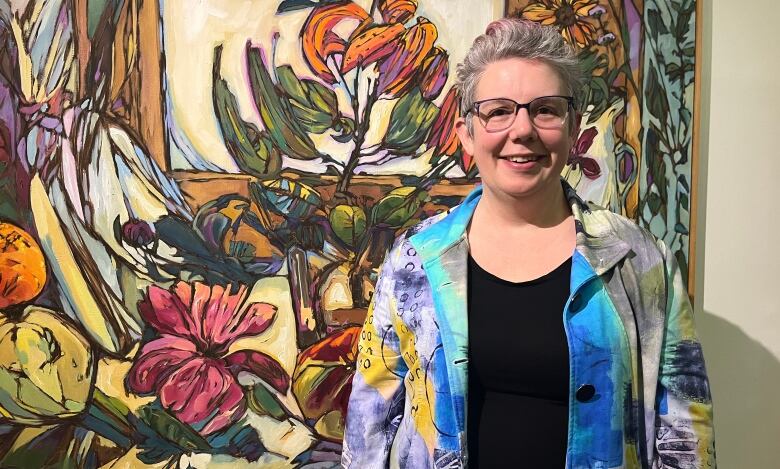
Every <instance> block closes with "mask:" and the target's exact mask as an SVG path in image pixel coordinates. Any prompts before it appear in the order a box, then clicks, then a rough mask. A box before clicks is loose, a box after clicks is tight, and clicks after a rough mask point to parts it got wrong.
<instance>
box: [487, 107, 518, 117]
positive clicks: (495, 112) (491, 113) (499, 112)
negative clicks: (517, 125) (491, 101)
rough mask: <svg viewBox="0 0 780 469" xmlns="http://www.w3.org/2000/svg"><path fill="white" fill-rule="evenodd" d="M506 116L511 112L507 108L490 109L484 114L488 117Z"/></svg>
mask: <svg viewBox="0 0 780 469" xmlns="http://www.w3.org/2000/svg"><path fill="white" fill-rule="evenodd" d="M507 114H512V110H511V109H509V108H507V107H500V108H496V109H490V110H488V111H487V112H486V115H487V116H488V117H497V116H506V115H507Z"/></svg>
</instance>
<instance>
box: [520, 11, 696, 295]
mask: <svg viewBox="0 0 780 469" xmlns="http://www.w3.org/2000/svg"><path fill="white" fill-rule="evenodd" d="M696 8H697V2H695V1H694V0H687V1H686V0H680V1H675V0H651V1H632V0H627V1H623V2H615V1H611V0H604V1H602V0H541V1H538V2H536V1H525V0H507V2H506V14H507V16H515V17H522V18H526V19H528V20H531V21H536V22H539V23H542V24H549V25H556V26H557V27H558V28H559V29H560V30H561V33H562V34H563V36H564V37H565V38H566V39H567V41H569V42H570V43H571V44H573V45H574V46H575V47H576V48H577V50H578V56H579V58H580V62H581V63H582V64H583V68H584V72H585V74H586V76H588V77H589V79H588V80H587V83H586V84H585V86H584V89H583V90H582V91H583V93H582V94H583V102H582V103H581V107H582V109H583V119H582V124H581V133H580V137H579V140H578V142H577V143H576V145H575V149H574V150H575V151H574V152H573V154H572V155H571V159H570V161H569V165H568V167H567V168H566V169H565V170H564V172H563V175H564V177H565V178H566V179H567V180H568V181H569V182H570V183H571V185H572V186H573V187H575V188H576V189H577V192H578V193H579V194H580V195H581V196H582V197H583V198H585V199H587V200H591V201H593V202H596V203H597V204H599V205H601V206H604V207H608V208H609V209H611V210H612V211H614V212H617V213H622V214H623V215H626V216H627V217H629V218H631V219H633V220H635V221H636V222H637V223H638V224H639V225H640V226H643V227H645V228H647V229H649V230H650V231H651V232H652V233H653V234H654V235H655V236H656V237H658V238H659V239H662V240H663V241H664V242H665V243H666V244H667V245H668V246H669V247H670V249H671V250H672V252H674V255H675V257H676V259H677V262H678V263H679V264H680V268H681V270H682V271H683V272H685V273H687V274H688V276H687V277H686V278H687V280H688V285H689V288H688V291H689V294H690V295H691V296H692V295H693V280H692V277H693V268H692V264H693V262H692V259H694V256H693V255H692V252H693V248H694V246H695V243H694V238H693V234H694V231H693V229H694V225H695V216H694V215H693V214H694V209H693V207H694V204H695V194H694V191H695V188H696V172H695V170H696V164H695V162H696V157H697V155H696V148H695V147H696V146H697V145H696V141H695V137H696V135H695V133H694V129H695V128H696V124H697V122H698V121H697V119H698V116H697V115H696V106H695V102H696V100H697V99H698V97H697V96H696V95H697V94H698V93H697V92H696V91H697V83H698V82H697V81H696V71H697V68H696V67H697V63H698V62H697V60H696V58H697V55H696V54H697V46H696V45H697V40H696V37H697V36H696V34H697V28H696V18H697V15H696Z"/></svg>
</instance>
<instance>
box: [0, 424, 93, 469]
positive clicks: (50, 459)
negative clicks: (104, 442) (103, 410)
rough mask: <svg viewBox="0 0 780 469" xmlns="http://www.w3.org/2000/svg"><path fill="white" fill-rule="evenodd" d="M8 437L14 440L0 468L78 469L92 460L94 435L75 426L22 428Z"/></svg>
mask: <svg viewBox="0 0 780 469" xmlns="http://www.w3.org/2000/svg"><path fill="white" fill-rule="evenodd" d="M10 436H11V437H12V438H16V440H17V441H15V442H14V444H13V445H11V448H12V449H11V450H9V451H8V452H7V453H5V454H3V455H2V456H0V467H7V468H28V467H31V468H32V467H34V468H36V469H55V468H56V469H77V468H80V467H85V465H86V464H87V461H89V460H90V459H91V458H94V457H95V451H94V448H93V446H92V443H93V441H94V439H93V437H94V433H92V432H90V431H88V430H86V429H84V428H80V427H77V426H75V425H68V424H61V425H54V426H48V427H24V428H22V430H21V431H20V432H19V433H18V434H16V435H10ZM20 441H21V442H23V443H21V444H18V443H19V442H20Z"/></svg>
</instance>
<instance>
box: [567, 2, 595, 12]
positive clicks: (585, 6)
mask: <svg viewBox="0 0 780 469" xmlns="http://www.w3.org/2000/svg"><path fill="white" fill-rule="evenodd" d="M596 6H598V3H594V2H593V1H592V0H576V1H575V2H574V3H573V4H572V6H571V7H572V9H573V10H574V13H575V14H576V15H577V16H588V13H590V10H592V9H593V8H594V7H596Z"/></svg>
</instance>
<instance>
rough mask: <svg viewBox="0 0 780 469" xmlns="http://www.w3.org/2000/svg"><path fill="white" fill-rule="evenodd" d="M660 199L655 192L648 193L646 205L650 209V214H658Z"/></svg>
mask: <svg viewBox="0 0 780 469" xmlns="http://www.w3.org/2000/svg"><path fill="white" fill-rule="evenodd" d="M661 204H662V201H661V197H659V196H658V194H656V193H655V192H650V193H649V194H647V205H648V206H649V207H650V212H651V213H652V214H654V215H655V214H658V212H659V211H660V210H661Z"/></svg>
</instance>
